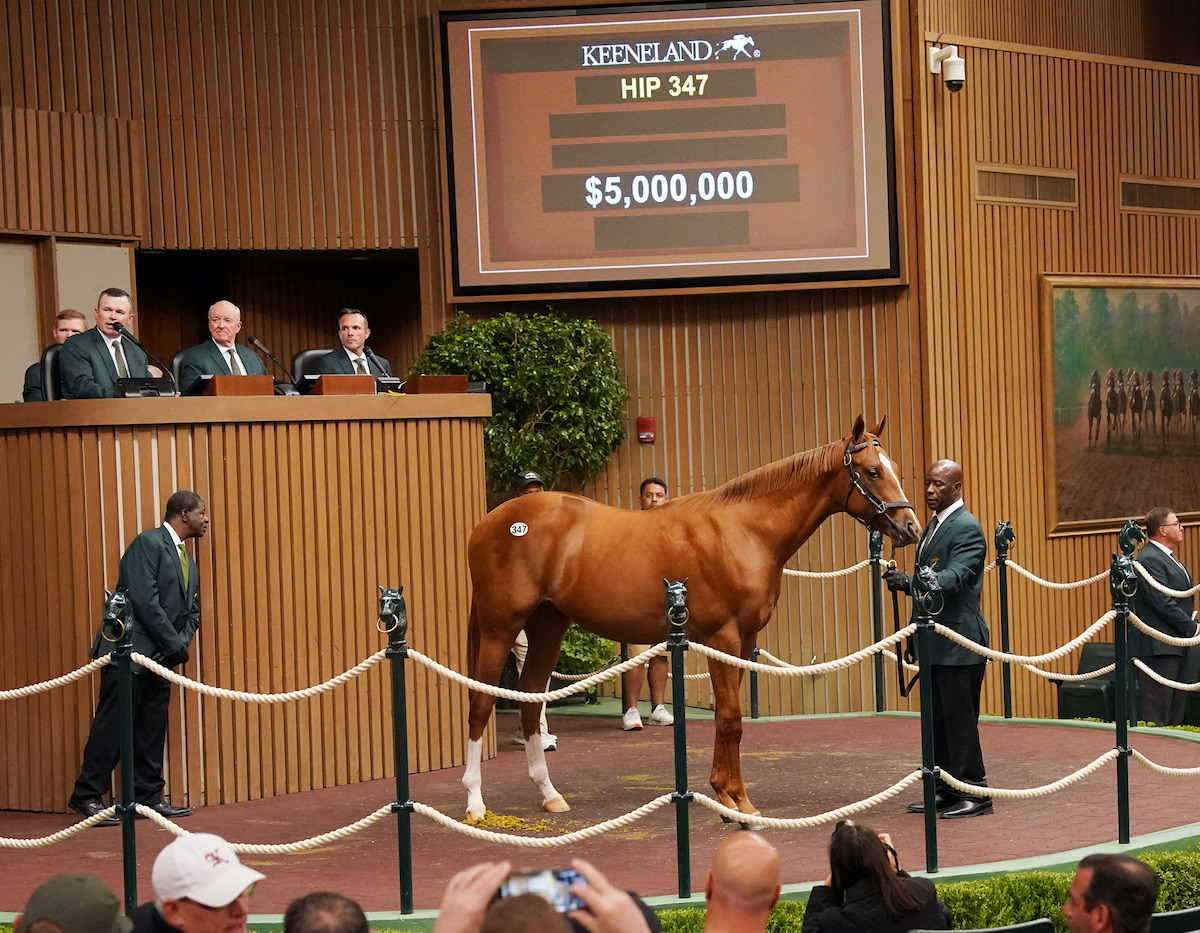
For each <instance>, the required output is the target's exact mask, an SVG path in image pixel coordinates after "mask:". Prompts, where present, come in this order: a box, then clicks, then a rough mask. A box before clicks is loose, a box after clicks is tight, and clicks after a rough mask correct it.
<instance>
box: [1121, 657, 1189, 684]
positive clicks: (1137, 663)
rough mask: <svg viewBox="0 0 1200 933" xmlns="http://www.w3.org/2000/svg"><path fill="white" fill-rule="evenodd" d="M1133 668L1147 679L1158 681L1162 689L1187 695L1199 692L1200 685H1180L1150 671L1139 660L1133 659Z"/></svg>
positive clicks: (1176, 681)
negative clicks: (1172, 688)
mask: <svg viewBox="0 0 1200 933" xmlns="http://www.w3.org/2000/svg"><path fill="white" fill-rule="evenodd" d="M1133 666H1134V667H1136V668H1137V669H1138V670H1139V671H1141V672H1142V673H1143V674H1145V675H1146V676H1147V677H1149V678H1150V679H1151V680H1156V681H1158V682H1159V683H1160V684H1162V685H1163V686H1164V687H1174V688H1175V689H1176V690H1186V691H1187V692H1188V693H1195V692H1196V691H1197V690H1200V683H1194V684H1183V683H1180V682H1179V681H1178V680H1171V679H1169V678H1167V677H1164V676H1163V675H1162V674H1160V673H1159V672H1158V671H1154V670H1151V669H1150V668H1149V667H1147V666H1146V665H1145V664H1143V663H1142V659H1141V658H1134V659H1133Z"/></svg>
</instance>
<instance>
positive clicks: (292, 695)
mask: <svg viewBox="0 0 1200 933" xmlns="http://www.w3.org/2000/svg"><path fill="white" fill-rule="evenodd" d="M386 656H387V649H386V648H381V649H380V650H379V651H376V652H375V653H374V654H373V655H371V656H370V657H369V658H367V659H366V660H365V661H363V662H362V663H361V664H357V665H355V666H354V667H352V668H350V670H348V671H343V672H342V673H340V674H338V675H337V676H336V677H334V678H331V679H330V680H327V681H325V683H323V684H317V685H316V686H315V687H305V688H304V689H303V690H289V691H288V692H287V693H248V692H247V691H245V690H226V689H225V688H224V687H210V686H209V685H208V684H204V683H201V682H200V681H198V680H192V679H191V678H190V677H185V676H184V675H183V674H176V673H175V672H174V671H173V670H171V669H170V668H169V667H163V666H162V665H161V664H159V663H158V662H157V661H151V660H150V659H149V658H148V657H146V656H145V655H144V654H138V653H137V652H136V651H134V652H132V653H131V654H130V655H129V657H130V659H132V660H133V661H136V662H137V663H138V664H140V665H142V667H144V668H146V670H148V671H153V672H154V673H155V674H157V675H158V676H159V677H162V678H164V679H165V680H169V681H171V683H174V684H178V685H179V686H181V687H185V688H186V689H188V690H194V691H196V692H197V693H203V694H204V695H205V696H210V697H220V698H221V699H223V700H244V701H245V702H247V703H262V704H271V703H289V702H291V701H292V700H306V699H309V698H311V697H315V696H318V695H319V694H322V693H328V692H329V691H330V690H332V689H334V688H335V687H340V686H341V685H342V684H344V683H346V681H348V680H353V679H354V678H355V677H357V676H359V675H360V674H362V673H364V672H366V671H368V670H370V669H371V668H372V667H374V666H375V665H376V664H378V663H379V662H380V661H382V660H383V659H384V658H385V657H386Z"/></svg>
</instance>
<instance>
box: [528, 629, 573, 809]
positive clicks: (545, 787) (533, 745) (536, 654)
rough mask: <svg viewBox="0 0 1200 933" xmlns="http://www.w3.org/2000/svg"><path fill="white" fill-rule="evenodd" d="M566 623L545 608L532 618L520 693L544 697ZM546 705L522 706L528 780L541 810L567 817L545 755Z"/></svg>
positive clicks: (556, 659)
mask: <svg viewBox="0 0 1200 933" xmlns="http://www.w3.org/2000/svg"><path fill="white" fill-rule="evenodd" d="M566 630H567V620H566V618H565V617H564V616H563V615H562V614H561V613H559V612H558V611H557V610H556V609H553V608H552V607H550V606H543V607H541V608H540V609H538V611H537V612H535V613H534V614H533V616H531V617H530V619H529V621H528V622H527V623H526V625H525V633H526V635H527V636H528V638H529V653H528V654H527V655H526V657H525V667H524V669H523V670H522V671H521V679H520V689H521V691H522V692H524V693H541V692H543V691H544V690H545V689H546V684H547V681H549V679H550V672H551V671H553V670H554V665H555V664H557V663H558V652H559V648H560V646H561V645H562V639H563V634H564V633H565V632H566ZM543 707H544V704H542V703H522V704H521V734H522V735H524V736H525V764H526V766H527V768H528V769H529V780H531V781H532V782H533V785H534V787H536V788H537V789H538V792H539V793H540V794H541V795H542V809H543V810H546V811H547V812H549V813H565V812H566V811H567V810H570V809H571V806H570V804H568V803H567V802H566V800H564V799H563V796H562V794H560V793H559V792H558V791H557V790H556V789H555V787H554V784H553V783H552V782H551V780H550V769H549V767H547V765H546V753H545V750H544V749H543V748H542V730H541V722H540V720H541V715H542V709H543Z"/></svg>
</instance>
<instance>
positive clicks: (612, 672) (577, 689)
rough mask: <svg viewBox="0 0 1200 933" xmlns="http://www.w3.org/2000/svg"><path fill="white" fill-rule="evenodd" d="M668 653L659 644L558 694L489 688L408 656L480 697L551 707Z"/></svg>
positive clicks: (418, 655)
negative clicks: (542, 704) (556, 701)
mask: <svg viewBox="0 0 1200 933" xmlns="http://www.w3.org/2000/svg"><path fill="white" fill-rule="evenodd" d="M666 653H667V645H666V642H659V643H658V644H657V645H653V646H651V647H650V648H647V649H646V650H645V651H643V652H642V653H641V654H639V655H636V656H634V657H632V658H630V659H629V660H628V661H622V662H621V663H620V664H614V665H613V666H612V667H609V668H605V669H604V670H602V671H597V672H596V673H595V674H589V675H588V676H587V677H585V678H584V679H583V680H581V681H579V682H578V683H575V684H572V685H571V686H569V687H562V688H561V689H558V690H545V691H543V692H541V693H522V692H521V691H520V690H509V689H508V688H507V687H496V686H493V685H492V684H485V683H483V681H480V680H474V679H472V678H470V677H467V676H466V675H465V674H460V673H459V672H458V671H456V670H452V669H451V668H448V667H446V666H445V665H444V664H439V663H438V662H437V661H435V660H433V658H430V657H426V656H425V655H423V654H421V652H419V651H418V650H417V649H416V648H409V649H408V656H409V657H410V658H412V659H413V660H414V661H416V662H417V663H418V664H420V665H422V666H423V667H426V668H428V669H429V670H431V671H434V672H435V673H438V674H441V675H442V676H443V677H445V678H447V679H449V680H452V681H453V682H454V683H456V684H459V685H460V686H463V687H468V688H469V689H471V690H474V691H476V692H477V693H486V694H489V695H490V696H494V697H504V698H505V699H506V700H517V701H518V702H525V703H549V702H550V701H551V700H561V699H563V698H564V697H569V696H571V695H572V694H576V693H582V692H583V691H584V690H587V689H589V688H590V687H593V686H595V685H596V684H599V683H603V682H604V681H606V680H612V679H613V678H614V677H617V676H618V675H620V674H624V673H625V672H626V671H627V670H630V669H632V668H635V667H637V666H638V665H640V664H643V663H645V662H646V661H648V660H650V658H656V657H658V656H659V655H660V654H666Z"/></svg>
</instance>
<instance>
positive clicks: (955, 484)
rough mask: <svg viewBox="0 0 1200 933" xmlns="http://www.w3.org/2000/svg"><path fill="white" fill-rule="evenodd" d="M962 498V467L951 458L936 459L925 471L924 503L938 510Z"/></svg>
mask: <svg viewBox="0 0 1200 933" xmlns="http://www.w3.org/2000/svg"><path fill="white" fill-rule="evenodd" d="M961 498H962V467H961V466H959V465H958V464H957V463H955V462H954V461H953V460H937V461H935V462H933V463H931V464H930V465H929V469H928V470H926V471H925V505H926V506H927V507H928V508H929V511H930V512H940V511H942V509H944V508H946V507H947V506H950V505H953V504H954V503H955V502H957V501H958V500H959V499H961Z"/></svg>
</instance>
